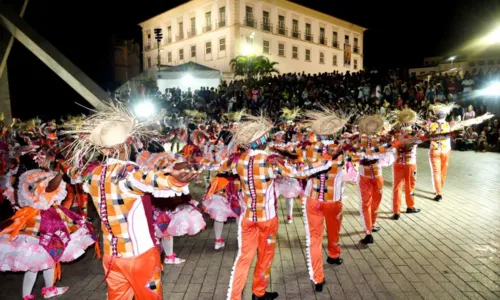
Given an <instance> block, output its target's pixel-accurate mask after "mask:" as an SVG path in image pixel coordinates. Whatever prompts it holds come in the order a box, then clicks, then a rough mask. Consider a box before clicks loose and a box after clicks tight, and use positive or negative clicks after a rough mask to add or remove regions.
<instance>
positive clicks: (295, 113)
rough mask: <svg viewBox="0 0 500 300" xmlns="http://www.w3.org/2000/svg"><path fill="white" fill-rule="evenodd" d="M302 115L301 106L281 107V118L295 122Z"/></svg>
mask: <svg viewBox="0 0 500 300" xmlns="http://www.w3.org/2000/svg"><path fill="white" fill-rule="evenodd" d="M301 115H302V109H300V108H299V107H295V108H293V109H289V108H287V107H285V108H282V109H281V118H283V119H284V120H286V121H287V122H293V121H294V120H296V119H297V118H299V117H300V116H301Z"/></svg>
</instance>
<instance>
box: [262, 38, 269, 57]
mask: <svg viewBox="0 0 500 300" xmlns="http://www.w3.org/2000/svg"><path fill="white" fill-rule="evenodd" d="M262 52H264V53H265V54H270V53H271V51H269V41H266V40H264V42H263V43H262Z"/></svg>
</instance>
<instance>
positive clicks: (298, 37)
mask: <svg viewBox="0 0 500 300" xmlns="http://www.w3.org/2000/svg"><path fill="white" fill-rule="evenodd" d="M292 37H293V38H294V39H300V38H301V35H300V31H298V30H293V31H292Z"/></svg>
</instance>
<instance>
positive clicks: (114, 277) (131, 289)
mask: <svg viewBox="0 0 500 300" xmlns="http://www.w3.org/2000/svg"><path fill="white" fill-rule="evenodd" d="M110 261H111V271H109V274H108V270H109V267H110ZM103 265H104V273H105V274H108V277H107V278H106V281H107V283H108V300H132V298H133V299H135V300H153V299H155V300H157V299H163V292H162V283H161V270H162V264H161V260H160V252H158V250H157V249H156V248H151V249H149V250H148V251H146V252H144V253H142V254H141V255H139V256H136V257H127V258H121V257H114V258H112V257H111V256H108V255H104V259H103Z"/></svg>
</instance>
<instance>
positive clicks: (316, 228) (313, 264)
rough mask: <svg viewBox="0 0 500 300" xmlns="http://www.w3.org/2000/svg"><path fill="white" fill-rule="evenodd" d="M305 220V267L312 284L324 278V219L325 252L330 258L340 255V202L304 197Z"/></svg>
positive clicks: (320, 281)
mask: <svg viewBox="0 0 500 300" xmlns="http://www.w3.org/2000/svg"><path fill="white" fill-rule="evenodd" d="M303 201H305V206H304V207H305V210H306V211H305V212H304V219H305V220H304V222H306V225H307V226H306V239H307V241H308V248H307V258H308V259H307V267H308V269H309V276H310V278H311V280H312V281H313V282H314V284H317V283H322V282H323V281H324V280H325V273H324V272H323V259H322V258H323V255H322V244H323V231H324V229H323V228H324V225H323V224H324V222H325V221H326V235H327V237H328V248H327V253H328V256H329V257H331V258H338V257H339V256H340V245H339V240H340V227H341V226H342V202H341V201H336V202H322V201H319V200H316V199H312V198H304V200H303Z"/></svg>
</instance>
